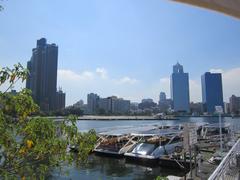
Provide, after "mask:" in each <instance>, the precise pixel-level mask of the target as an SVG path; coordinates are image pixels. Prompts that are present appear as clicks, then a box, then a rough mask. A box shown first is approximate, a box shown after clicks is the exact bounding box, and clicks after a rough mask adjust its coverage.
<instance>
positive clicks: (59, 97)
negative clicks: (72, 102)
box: [56, 88, 66, 110]
mask: <svg viewBox="0 0 240 180" xmlns="http://www.w3.org/2000/svg"><path fill="white" fill-rule="evenodd" d="M65 98H66V94H65V93H64V92H63V91H62V89H61V88H59V90H58V91H57V93H56V110H62V109H64V108H65Z"/></svg>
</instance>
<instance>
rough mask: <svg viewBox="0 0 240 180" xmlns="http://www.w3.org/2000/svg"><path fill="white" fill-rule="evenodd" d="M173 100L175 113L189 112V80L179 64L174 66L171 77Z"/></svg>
mask: <svg viewBox="0 0 240 180" xmlns="http://www.w3.org/2000/svg"><path fill="white" fill-rule="evenodd" d="M171 98H172V100H173V110H174V111H175V112H189V110H190V109H189V79H188V73H184V71H183V66H182V65H180V64H179V63H177V64H176V65H174V66H173V73H172V75H171Z"/></svg>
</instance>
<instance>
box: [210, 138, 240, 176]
mask: <svg viewBox="0 0 240 180" xmlns="http://www.w3.org/2000/svg"><path fill="white" fill-rule="evenodd" d="M237 153H240V139H239V140H238V141H237V142H236V143H235V144H234V146H233V147H232V149H230V151H229V152H228V153H227V155H226V156H225V157H224V159H223V160H222V162H221V163H220V164H219V166H218V167H217V168H216V169H215V171H214V172H213V173H212V175H211V176H210V177H209V178H208V180H224V179H226V175H227V173H229V172H230V170H231V167H232V166H233V165H235V166H236V154H237Z"/></svg>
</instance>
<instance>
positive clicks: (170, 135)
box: [124, 128, 183, 165]
mask: <svg viewBox="0 0 240 180" xmlns="http://www.w3.org/2000/svg"><path fill="white" fill-rule="evenodd" d="M138 136H140V135H139V134H138ZM144 136H145V137H148V138H143V139H144V140H143V141H140V142H138V143H136V144H135V145H133V146H132V148H131V149H129V150H128V151H127V152H126V153H125V154H124V156H125V157H126V159H127V160H129V161H141V162H144V163H145V164H149V163H150V164H152V165H153V164H158V162H159V160H160V158H161V157H164V156H166V155H167V156H168V155H171V154H173V153H175V152H176V153H181V152H182V149H183V148H182V147H183V136H182V131H181V130H177V129H173V128H169V129H161V130H160V131H159V132H158V134H156V133H155V134H152V135H151V137H150V134H144Z"/></svg>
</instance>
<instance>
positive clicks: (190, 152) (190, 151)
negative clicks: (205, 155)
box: [189, 146, 192, 179]
mask: <svg viewBox="0 0 240 180" xmlns="http://www.w3.org/2000/svg"><path fill="white" fill-rule="evenodd" d="M189 154H190V179H192V150H191V146H190V147H189Z"/></svg>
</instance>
